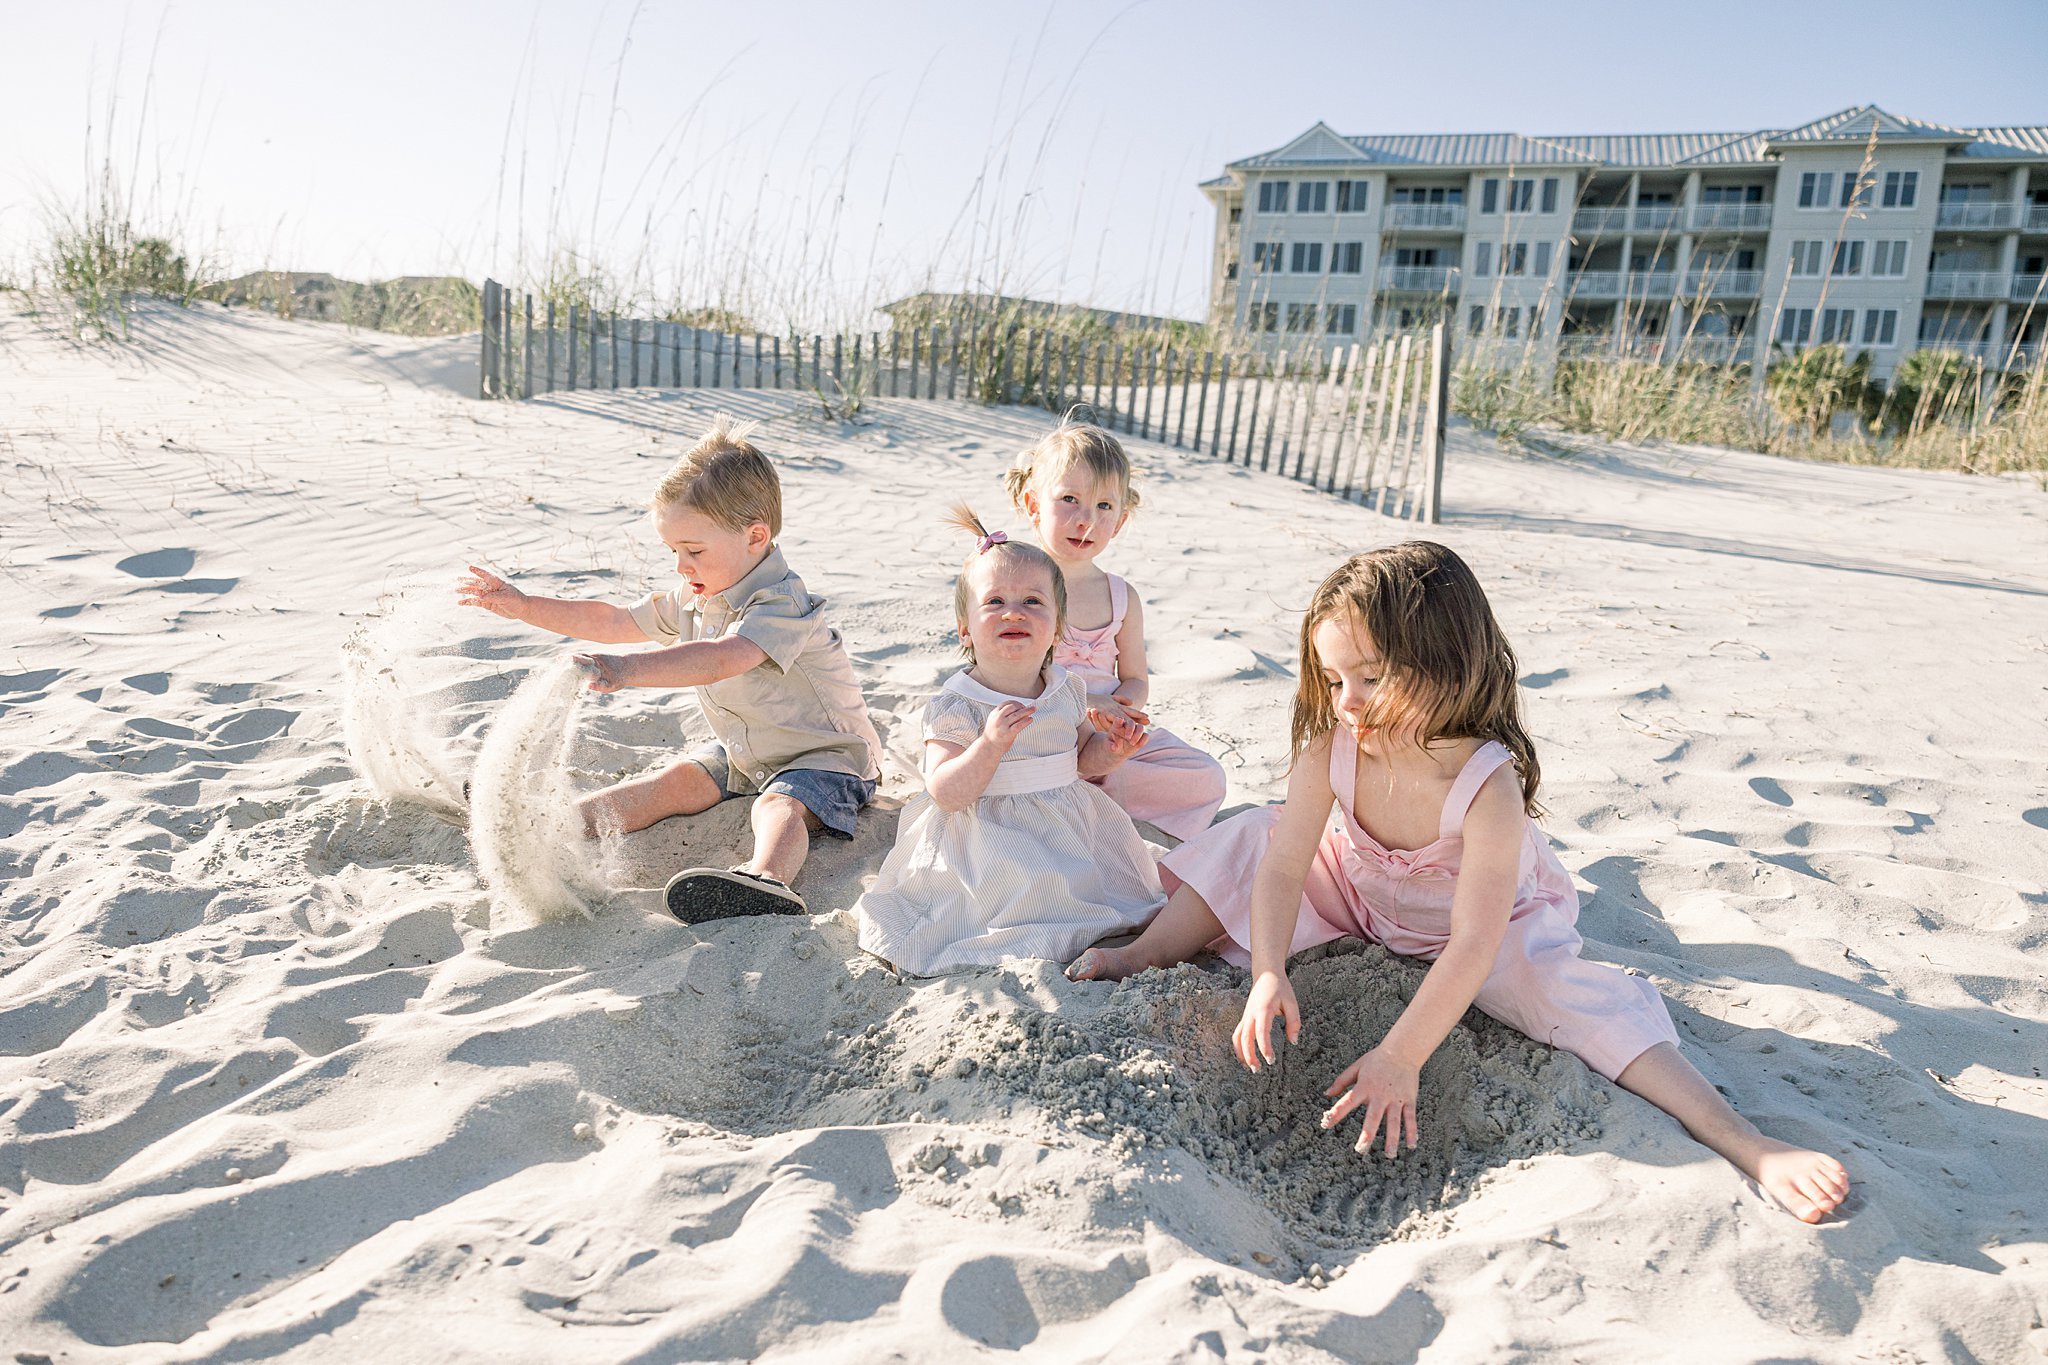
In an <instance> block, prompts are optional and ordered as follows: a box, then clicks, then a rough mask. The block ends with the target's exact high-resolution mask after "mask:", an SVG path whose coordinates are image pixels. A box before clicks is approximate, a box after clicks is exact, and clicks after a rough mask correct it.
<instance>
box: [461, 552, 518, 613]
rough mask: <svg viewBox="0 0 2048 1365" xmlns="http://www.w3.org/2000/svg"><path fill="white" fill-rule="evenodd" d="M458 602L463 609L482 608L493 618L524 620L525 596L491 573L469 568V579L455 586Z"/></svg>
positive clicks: (487, 570)
mask: <svg viewBox="0 0 2048 1365" xmlns="http://www.w3.org/2000/svg"><path fill="white" fill-rule="evenodd" d="M455 591H456V593H457V595H458V600H460V601H461V603H462V605H463V606H465V607H482V608H483V609H484V610H485V611H487V612H490V613H491V614H492V615H494V616H503V617H506V618H508V619H509V620H513V621H524V620H525V619H526V594H525V593H523V592H521V591H519V589H517V588H515V587H513V586H512V585H511V584H510V583H507V582H506V581H505V580H504V579H502V578H500V577H498V576H497V575H496V574H494V573H492V572H491V571H490V570H489V569H479V568H478V567H477V566H476V565H474V564H472V565H470V566H469V577H467V578H465V579H463V580H462V581H461V582H460V583H458V584H456V585H455Z"/></svg>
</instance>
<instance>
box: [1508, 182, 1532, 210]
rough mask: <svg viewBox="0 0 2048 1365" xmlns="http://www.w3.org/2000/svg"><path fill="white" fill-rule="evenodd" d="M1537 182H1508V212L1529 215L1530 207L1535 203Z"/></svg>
mask: <svg viewBox="0 0 2048 1365" xmlns="http://www.w3.org/2000/svg"><path fill="white" fill-rule="evenodd" d="M1535 198H1536V182H1535V181H1533V180H1510V181H1508V212H1509V213H1527V212H1528V211H1529V205H1530V204H1532V203H1534V202H1535Z"/></svg>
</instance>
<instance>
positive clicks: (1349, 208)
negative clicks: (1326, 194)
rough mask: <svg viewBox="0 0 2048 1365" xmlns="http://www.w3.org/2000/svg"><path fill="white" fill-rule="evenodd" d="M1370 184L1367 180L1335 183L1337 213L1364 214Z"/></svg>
mask: <svg viewBox="0 0 2048 1365" xmlns="http://www.w3.org/2000/svg"><path fill="white" fill-rule="evenodd" d="M1371 189H1372V182H1370V181H1367V180H1339V181H1338V182H1337V212H1339V213H1364V212H1365V206H1366V202H1367V194H1368V191H1370V190H1371Z"/></svg>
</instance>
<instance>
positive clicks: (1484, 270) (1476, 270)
mask: <svg viewBox="0 0 2048 1365" xmlns="http://www.w3.org/2000/svg"><path fill="white" fill-rule="evenodd" d="M1487 183H1489V184H1491V183H1492V182H1491V181H1488V182H1487ZM1472 273H1473V274H1475V275H1491V274H1492V273H1493V243H1492V242H1481V243H1479V244H1478V245H1477V246H1475V247H1473V248H1472Z"/></svg>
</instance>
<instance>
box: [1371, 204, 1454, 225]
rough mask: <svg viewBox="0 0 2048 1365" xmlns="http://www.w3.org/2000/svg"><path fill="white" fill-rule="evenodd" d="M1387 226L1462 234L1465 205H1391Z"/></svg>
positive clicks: (1388, 206) (1388, 207) (1388, 211)
mask: <svg viewBox="0 0 2048 1365" xmlns="http://www.w3.org/2000/svg"><path fill="white" fill-rule="evenodd" d="M1387 226H1388V227H1390V228H1406V229H1407V230H1409V231H1411V232H1418V231H1420V232H1462V231H1464V230H1465V206H1464V205H1463V204H1389V205H1387Z"/></svg>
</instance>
